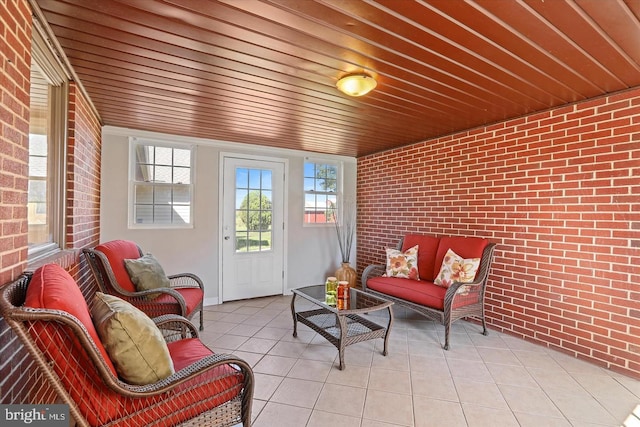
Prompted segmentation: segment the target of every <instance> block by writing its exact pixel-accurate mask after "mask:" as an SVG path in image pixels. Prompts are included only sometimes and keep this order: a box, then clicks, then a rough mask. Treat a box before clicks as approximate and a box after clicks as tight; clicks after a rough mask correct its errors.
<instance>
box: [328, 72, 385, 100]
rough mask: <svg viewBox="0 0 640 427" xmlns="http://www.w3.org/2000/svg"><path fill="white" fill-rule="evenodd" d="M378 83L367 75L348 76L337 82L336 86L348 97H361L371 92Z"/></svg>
mask: <svg viewBox="0 0 640 427" xmlns="http://www.w3.org/2000/svg"><path fill="white" fill-rule="evenodd" d="M377 85H378V83H377V82H376V80H375V79H374V78H373V77H371V76H370V75H368V74H365V73H359V74H348V75H346V76H344V77H343V78H341V79H340V80H338V82H337V83H336V86H337V87H338V89H339V90H340V92H342V93H345V94H347V95H349V96H362V95H366V94H367V93H369V92H371V91H372V90H373V89H374V88H375V87H376V86H377Z"/></svg>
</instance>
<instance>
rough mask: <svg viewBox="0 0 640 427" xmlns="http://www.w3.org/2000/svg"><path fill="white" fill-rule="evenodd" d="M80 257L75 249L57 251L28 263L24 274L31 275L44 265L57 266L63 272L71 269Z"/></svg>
mask: <svg viewBox="0 0 640 427" xmlns="http://www.w3.org/2000/svg"><path fill="white" fill-rule="evenodd" d="M79 257H80V251H79V250H77V249H67V250H64V251H61V250H58V251H56V252H54V253H51V254H49V255H46V256H43V257H40V258H38V259H36V260H34V261H29V262H28V264H27V269H26V272H29V273H33V272H34V271H35V270H36V269H38V267H42V266H43V265H45V264H51V263H53V264H58V265H59V266H60V267H62V268H64V269H65V270H69V269H71V267H73V266H74V265H75V264H76V263H77V262H78V259H79Z"/></svg>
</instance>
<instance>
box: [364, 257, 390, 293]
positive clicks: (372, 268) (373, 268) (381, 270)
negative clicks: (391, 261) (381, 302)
mask: <svg viewBox="0 0 640 427" xmlns="http://www.w3.org/2000/svg"><path fill="white" fill-rule="evenodd" d="M386 271H387V266H386V265H384V264H371V265H368V266H367V267H365V269H364V271H363V272H362V279H360V280H361V284H362V289H363V290H365V291H366V290H367V280H369V279H370V278H372V277H380V276H382V275H383V274H385V273H386Z"/></svg>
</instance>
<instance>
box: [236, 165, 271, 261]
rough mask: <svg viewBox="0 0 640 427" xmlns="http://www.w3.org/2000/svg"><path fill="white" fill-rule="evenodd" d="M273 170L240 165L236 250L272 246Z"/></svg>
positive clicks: (254, 250) (241, 250)
mask: <svg viewBox="0 0 640 427" xmlns="http://www.w3.org/2000/svg"><path fill="white" fill-rule="evenodd" d="M272 180H273V179H272V173H271V171H270V170H264V169H244V168H238V169H236V188H235V194H236V203H235V206H236V215H235V216H236V222H235V236H236V239H235V244H236V247H235V250H236V252H260V251H267V250H270V249H271V236H272V219H273V200H272V199H273V191H272V188H273V187H272V184H273V183H272Z"/></svg>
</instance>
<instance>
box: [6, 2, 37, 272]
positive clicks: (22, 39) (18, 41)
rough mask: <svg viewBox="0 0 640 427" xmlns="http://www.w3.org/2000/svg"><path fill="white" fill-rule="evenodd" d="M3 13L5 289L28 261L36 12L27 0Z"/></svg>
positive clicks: (17, 3)
mask: <svg viewBox="0 0 640 427" xmlns="http://www.w3.org/2000/svg"><path fill="white" fill-rule="evenodd" d="M0 9H2V13H1V14H0V17H1V19H2V21H1V22H2V26H0V283H5V282H7V281H9V280H11V279H13V278H14V277H16V276H17V275H19V274H20V273H21V272H22V270H23V268H24V266H25V263H26V261H27V185H28V179H27V177H28V175H27V174H28V162H29V70H30V69H31V9H30V8H29V6H28V5H27V2H26V1H25V0H7V1H5V2H3V3H2V5H1V6H0Z"/></svg>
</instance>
